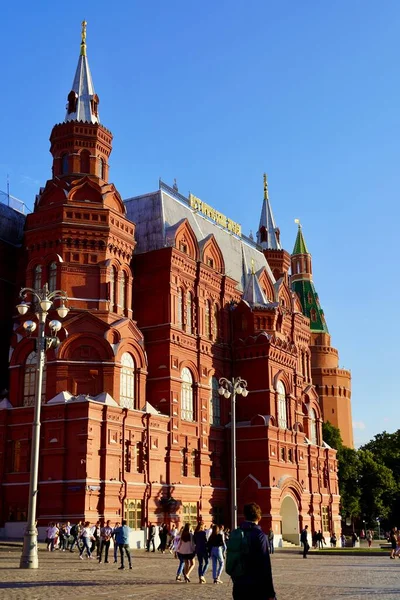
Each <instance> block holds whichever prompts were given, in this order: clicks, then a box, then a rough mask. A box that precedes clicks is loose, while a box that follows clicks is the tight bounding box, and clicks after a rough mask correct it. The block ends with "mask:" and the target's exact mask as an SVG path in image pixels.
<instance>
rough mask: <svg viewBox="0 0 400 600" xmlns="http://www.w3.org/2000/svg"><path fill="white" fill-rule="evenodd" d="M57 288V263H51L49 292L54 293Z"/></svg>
mask: <svg viewBox="0 0 400 600" xmlns="http://www.w3.org/2000/svg"><path fill="white" fill-rule="evenodd" d="M56 288H57V263H56V262H54V261H53V262H52V263H50V265H49V291H50V292H54V290H55V289H56Z"/></svg>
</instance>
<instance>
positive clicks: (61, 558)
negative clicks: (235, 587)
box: [0, 545, 400, 600]
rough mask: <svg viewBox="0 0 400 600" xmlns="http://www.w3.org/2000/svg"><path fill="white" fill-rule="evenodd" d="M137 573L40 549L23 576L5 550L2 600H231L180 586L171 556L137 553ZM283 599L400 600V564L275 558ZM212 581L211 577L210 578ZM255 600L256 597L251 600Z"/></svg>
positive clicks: (217, 591)
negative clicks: (36, 560) (33, 564)
mask: <svg viewBox="0 0 400 600" xmlns="http://www.w3.org/2000/svg"><path fill="white" fill-rule="evenodd" d="M133 557H134V558H133V565H134V568H133V570H132V571H129V570H125V571H119V570H118V569H117V566H118V565H114V564H113V563H110V564H101V565H99V564H98V563H97V561H96V560H87V559H85V560H83V561H82V560H79V558H78V553H77V552H75V553H74V554H71V553H70V552H60V551H58V550H56V551H55V552H53V553H49V552H46V551H44V550H40V552H39V561H40V567H39V569H38V570H36V571H30V570H24V569H19V566H18V565H19V558H20V548H10V547H5V546H1V545H0V599H1V600H3V599H4V600H28V599H29V600H52V599H53V598H54V599H55V600H66V599H68V600H70V599H71V598H79V600H86V599H95V598H96V599H100V600H101V599H102V598H106V599H107V600H114V599H115V600H124V599H125V598H135V599H136V600H169V599H171V600H214V599H218V600H228V599H230V598H232V584H231V583H230V580H229V577H228V576H227V575H226V574H224V575H223V577H222V579H223V581H224V584H223V585H218V586H216V585H213V584H212V583H207V584H206V585H200V584H199V583H197V577H196V571H193V573H192V575H191V579H192V581H191V583H183V582H182V583H179V582H175V572H176V568H177V564H178V563H177V561H176V560H175V559H174V558H173V557H172V556H171V555H170V554H165V555H160V554H152V553H150V554H147V553H145V552H143V551H140V550H139V551H134V552H133ZM272 565H273V574H274V582H275V588H276V593H277V597H278V600H289V599H290V600H293V599H294V600H321V599H323V600H368V599H371V600H372V598H373V597H374V598H377V600H400V560H390V559H389V557H388V556H384V557H371V558H370V557H365V556H318V555H315V554H314V555H311V556H309V557H308V558H307V560H303V558H302V557H301V556H300V555H299V554H298V553H294V552H290V551H281V552H276V553H275V554H274V556H273V557H272ZM207 579H208V581H209V582H211V576H210V575H209V576H208V578H207ZM249 600H251V598H249Z"/></svg>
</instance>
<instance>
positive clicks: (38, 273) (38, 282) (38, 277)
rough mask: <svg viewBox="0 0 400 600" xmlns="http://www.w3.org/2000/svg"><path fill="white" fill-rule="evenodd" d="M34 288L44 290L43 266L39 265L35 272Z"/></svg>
mask: <svg viewBox="0 0 400 600" xmlns="http://www.w3.org/2000/svg"><path fill="white" fill-rule="evenodd" d="M33 287H34V288H35V290H40V289H41V288H42V267H41V265H37V266H36V267H35V271H34V277H33Z"/></svg>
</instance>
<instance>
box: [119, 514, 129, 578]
mask: <svg viewBox="0 0 400 600" xmlns="http://www.w3.org/2000/svg"><path fill="white" fill-rule="evenodd" d="M115 538H116V540H117V544H118V548H119V553H120V556H121V566H120V567H118V568H119V570H120V571H123V570H124V569H125V565H124V553H125V554H126V557H127V559H128V563H129V568H130V569H132V559H131V552H130V548H129V527H128V525H127V521H126V519H122V525H121V527H118V528H117V529H116V531H115Z"/></svg>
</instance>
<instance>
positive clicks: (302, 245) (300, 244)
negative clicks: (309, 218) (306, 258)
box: [292, 219, 310, 256]
mask: <svg viewBox="0 0 400 600" xmlns="http://www.w3.org/2000/svg"><path fill="white" fill-rule="evenodd" d="M294 222H295V223H297V225H298V230H297V237H296V241H295V243H294V248H293V252H292V256H293V255H295V254H310V253H309V251H308V249H307V245H306V242H305V239H304V236H303V228H302V226H301V223H300V220H299V219H295V220H294Z"/></svg>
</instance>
